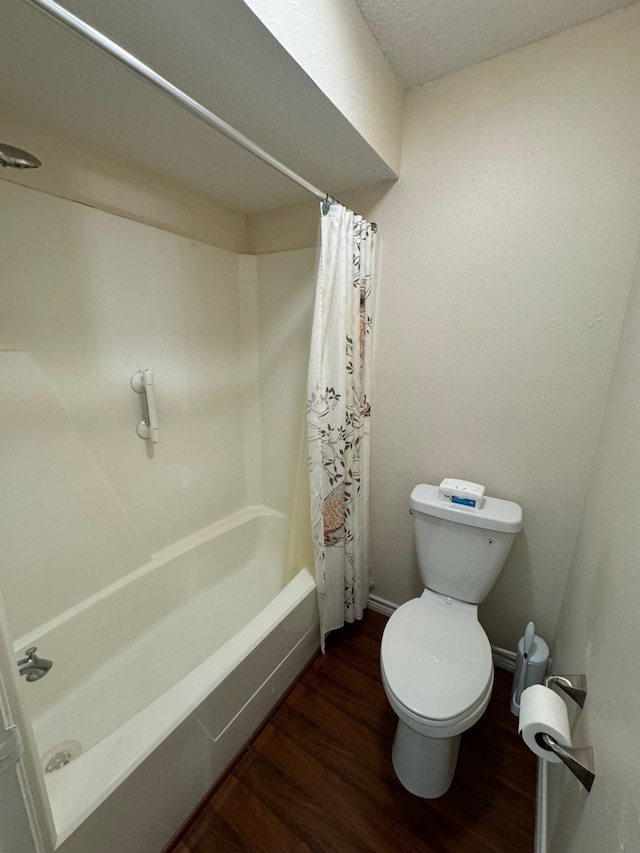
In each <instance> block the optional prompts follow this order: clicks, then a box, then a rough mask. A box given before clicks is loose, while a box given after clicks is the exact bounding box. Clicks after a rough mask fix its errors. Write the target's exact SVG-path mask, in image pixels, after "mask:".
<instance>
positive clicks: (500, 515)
mask: <svg viewBox="0 0 640 853" xmlns="http://www.w3.org/2000/svg"><path fill="white" fill-rule="evenodd" d="M410 503H411V509H412V510H413V511H414V512H421V513H423V514H424V515H432V516H434V517H435V518H444V519H446V520H447V521H454V522H457V523H458V524H468V525H469V526H470V527H482V528H484V529H485V530H497V531H500V532H502V533H517V532H518V531H519V530H520V529H521V527H522V507H521V506H520V505H519V504H517V503H514V502H513V501H503V500H501V499H500V498H490V497H485V498H484V499H483V502H482V506H481V507H480V509H475V508H473V509H472V508H470V507H465V506H461V505H460V504H451V503H446V502H445V501H442V500H440V492H439V489H438V486H431V485H429V484H427V483H421V484H420V485H418V486H416V487H415V488H414V490H413V491H412V492H411V501H410Z"/></svg>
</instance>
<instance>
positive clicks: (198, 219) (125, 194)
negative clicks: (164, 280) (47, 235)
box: [0, 100, 247, 252]
mask: <svg viewBox="0 0 640 853" xmlns="http://www.w3.org/2000/svg"><path fill="white" fill-rule="evenodd" d="M0 115H1V116H2V135H3V140H5V141H6V140H9V141H10V142H11V143H12V144H13V145H17V146H18V147H20V148H24V149H26V150H27V151H30V152H32V153H33V154H35V155H36V156H38V157H39V158H40V160H41V161H42V163H43V166H42V168H40V169H28V170H23V169H2V174H1V175H0V181H10V182H12V183H16V184H21V185H23V186H27V187H33V188H34V189H38V190H42V191H43V192H46V193H50V194H51V195H55V196H59V197H61V198H67V199H72V200H73V201H79V202H81V203H82V204H86V205H89V207H96V208H99V209H100V210H106V211H109V212H110V213H117V214H118V216H124V217H125V218H127V219H134V220H136V221H138V222H145V223H146V224H147V225H155V226H156V227H157V228H163V229H164V230H166V231H172V232H173V233H175V234H181V235H183V236H185V237H192V238H193V239H194V240H199V241H201V242H204V243H210V244H211V245H214V246H219V247H220V248H223V249H229V250H230V251H232V252H246V251H247V228H246V220H247V217H246V216H245V215H243V214H241V213H237V212H235V211H232V210H229V209H227V208H225V207H223V206H221V205H218V204H213V203H212V202H211V201H207V200H205V199H204V198H202V197H201V196H199V195H197V194H195V193H193V192H191V191H189V190H188V189H185V188H184V187H183V186H181V185H180V184H177V183H176V182H174V181H171V180H169V179H166V178H163V177H161V176H160V175H158V174H156V173H154V172H152V171H149V170H148V169H142V168H140V167H139V166H136V165H134V164H132V163H130V162H128V161H127V160H123V159H122V158H120V157H117V156H115V155H114V154H113V153H112V152H110V151H108V150H107V149H105V148H101V147H99V146H97V145H92V144H91V143H88V142H86V141H83V140H81V139H78V138H76V137H75V136H70V135H68V134H65V133H63V132H61V131H60V130H58V129H56V128H54V127H50V126H48V125H45V124H43V123H42V122H41V121H38V120H37V118H35V117H34V116H32V115H29V114H28V113H27V112H21V111H19V110H17V109H16V108H15V107H14V106H13V105H11V104H8V103H6V102H4V101H2V100H0ZM2 186H3V185H2V183H0V191H1V190H2Z"/></svg>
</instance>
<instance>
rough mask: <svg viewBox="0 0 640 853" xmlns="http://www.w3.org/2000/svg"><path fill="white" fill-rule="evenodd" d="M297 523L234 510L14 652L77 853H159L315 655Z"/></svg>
mask: <svg viewBox="0 0 640 853" xmlns="http://www.w3.org/2000/svg"><path fill="white" fill-rule="evenodd" d="M287 529H288V524H287V519H286V518H285V517H284V516H282V515H280V514H279V513H275V512H272V511H270V510H267V509H265V508H262V507H258V508H256V507H252V508H249V509H246V510H242V511H241V512H239V513H236V514H235V515H234V516H232V517H230V518H228V519H226V520H225V521H224V522H222V523H219V524H216V525H213V526H212V527H211V528H208V529H207V530H205V531H202V532H200V533H199V534H198V535H197V536H194V537H191V538H190V539H189V540H185V541H183V542H181V543H179V544H178V545H176V546H174V547H172V548H171V549H168V550H166V551H164V552H162V553H161V554H158V555H156V557H155V558H154V559H153V561H151V562H150V563H149V564H148V565H146V566H144V567H143V568H142V569H139V570H137V571H136V572H134V573H133V574H132V575H130V576H129V577H128V578H126V579H125V580H123V581H121V582H119V583H118V584H116V585H114V586H113V587H111V588H110V589H108V590H106V591H104V592H103V593H101V594H100V595H99V596H96V597H94V598H93V599H91V600H89V601H87V602H84V603H83V604H82V605H81V606H79V607H76V608H74V609H73V610H71V611H69V612H68V613H65V614H63V615H62V616H61V617H59V618H58V619H56V620H55V621H54V622H52V623H49V624H48V625H46V626H44V627H43V628H42V629H41V630H40V631H39V632H38V633H37V635H33V636H29V637H24V638H22V639H21V640H20V641H19V644H16V646H17V648H16V650H17V651H19V652H21V651H23V649H24V648H25V647H26V646H27V645H37V646H38V654H39V655H40V656H41V657H46V658H51V659H53V661H54V666H53V669H52V670H51V672H50V673H49V674H48V675H47V676H46V677H45V678H43V679H41V680H40V681H37V682H33V683H30V684H28V683H26V682H25V683H24V696H25V698H26V701H27V704H28V706H29V710H30V713H31V719H32V722H33V728H34V733H35V738H36V742H37V746H38V751H39V753H40V755H41V756H43V755H45V754H46V753H48V752H49V751H50V750H51V749H52V748H54V747H55V746H56V745H58V744H60V743H61V742H64V741H78V742H79V743H80V744H81V746H82V753H81V754H80V755H79V757H77V758H75V759H74V760H73V761H71V763H69V764H67V765H66V766H65V767H62V768H61V769H59V770H55V771H53V772H50V773H47V774H45V782H46V787H47V792H48V795H49V800H50V803H51V810H52V813H53V818H54V823H55V835H56V839H57V842H56V843H57V845H58V846H59V848H60V850H61V851H64V853H115V851H117V853H147V851H148V853H159V851H160V850H161V849H162V848H163V847H164V846H165V845H166V844H167V843H168V841H169V840H170V839H171V837H172V836H173V834H174V833H175V832H176V831H177V829H178V828H179V827H180V824H181V823H182V822H183V821H184V820H185V819H186V818H187V817H188V815H189V813H190V812H191V811H192V809H193V808H194V807H195V806H196V805H197V803H198V802H199V800H200V799H201V798H202V796H203V795H204V794H205V793H206V791H207V789H208V788H209V787H210V786H211V785H212V784H213V783H214V782H215V781H216V779H217V778H218V777H219V776H220V774H221V773H222V772H223V771H224V769H225V768H226V766H227V765H228V763H229V762H230V761H231V760H232V759H233V757H234V756H235V754H236V753H237V752H238V751H239V750H240V749H241V748H242V746H243V744H244V743H245V742H246V740H247V739H248V738H249V737H250V736H251V734H252V733H253V731H255V729H256V728H257V726H258V725H259V724H260V722H261V721H262V720H263V719H264V717H265V716H266V715H267V714H268V712H269V711H270V710H271V708H272V707H273V706H274V704H275V703H276V702H277V700H278V699H279V697H280V696H281V695H282V693H283V692H284V691H285V690H286V689H287V687H288V686H289V685H290V683H291V682H292V680H293V679H294V678H295V676H296V675H297V674H298V673H299V672H300V671H301V669H302V668H303V667H304V666H305V664H306V663H307V661H308V660H309V659H310V657H311V656H312V655H313V654H314V652H315V651H316V649H317V647H318V636H319V634H318V626H317V615H316V604H315V584H314V581H313V578H312V576H311V574H310V573H309V572H308V571H307V570H306V569H302V570H301V571H300V572H299V573H298V574H297V575H296V576H295V577H294V579H293V580H292V581H290V582H289V583H288V584H285V564H286V548H287Z"/></svg>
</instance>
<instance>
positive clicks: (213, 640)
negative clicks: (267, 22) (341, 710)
mask: <svg viewBox="0 0 640 853" xmlns="http://www.w3.org/2000/svg"><path fill="white" fill-rule="evenodd" d="M1 189H2V193H1V195H0V209H1V210H2V213H3V221H5V222H6V223H8V227H7V228H6V229H4V230H3V234H2V236H1V237H0V241H1V242H2V245H1V246H0V257H1V259H2V260H1V261H0V266H1V273H2V275H1V279H2V282H3V284H2V289H3V325H2V328H1V329H0V348H1V350H2V352H0V363H1V366H2V369H1V370H0V384H1V385H2V393H3V394H4V399H5V400H7V401H8V406H7V409H8V415H7V417H6V418H4V419H3V422H2V426H1V427H0V432H1V436H0V437H1V439H2V446H3V447H4V452H3V467H4V470H5V472H6V474H5V485H6V488H7V493H8V494H11V501H10V502H8V506H7V512H6V513H4V516H3V521H2V522H1V523H2V537H3V541H4V542H5V543H6V545H5V554H6V557H7V559H6V560H5V561H4V563H3V565H4V566H5V568H4V569H0V589H1V591H2V595H3V598H4V602H5V606H6V609H7V611H8V618H9V623H10V629H11V634H12V637H13V639H14V644H15V653H16V657H17V656H21V655H22V652H23V651H24V649H25V648H26V646H27V645H38V653H39V654H40V655H41V656H42V657H45V658H47V657H48V658H51V659H53V661H54V666H53V669H52V670H51V672H50V673H48V674H47V676H46V677H45V678H43V679H41V680H40V682H34V683H32V684H27V683H26V682H24V681H23V682H22V683H21V687H22V688H23V696H24V698H25V701H26V702H27V704H28V705H29V709H30V711H31V715H32V721H33V723H34V728H35V734H36V741H37V743H38V751H39V752H40V754H41V755H43V754H44V755H46V754H47V753H48V752H49V751H50V750H51V749H52V748H55V747H56V745H57V744H59V743H61V742H64V741H66V740H77V741H78V742H79V743H80V744H81V748H82V753H81V755H80V756H79V757H78V758H74V759H73V761H72V762H71V763H70V764H69V765H68V766H66V767H62V768H61V769H59V770H55V771H54V772H52V773H48V774H47V787H48V788H49V793H50V799H51V802H52V805H53V817H54V821H55V824H56V830H55V832H56V835H57V838H58V841H59V842H61V841H63V839H65V838H67V836H69V835H70V837H69V838H68V840H66V841H64V843H63V846H62V848H61V849H62V850H64V851H65V853H66V851H70V853H71V851H75V850H76V849H82V850H83V853H93V850H94V848H92V847H91V846H90V845H91V844H95V845H97V846H96V847H95V851H96V853H98V851H99V850H102V849H103V848H102V847H100V843H103V844H104V843H112V842H113V839H114V838H117V840H118V849H122V850H123V851H124V850H125V849H126V847H125V846H123V845H124V841H122V840H121V839H120V836H119V835H118V831H119V830H118V828H117V827H118V823H119V822H120V824H122V826H124V825H125V824H128V822H129V819H130V818H129V817H127V811H126V808H125V804H126V802H127V801H129V800H131V797H132V796H133V797H134V803H135V811H136V812H137V814H138V815H142V816H143V817H142V819H141V827H140V832H142V833H143V835H144V837H145V838H146V837H147V836H148V838H149V839H150V840H149V841H148V842H147V841H142V840H141V838H137V840H136V841H135V842H132V843H135V844H137V846H136V847H135V850H136V851H142V850H146V849H147V847H145V846H144V845H145V844H149V845H150V846H149V847H148V849H149V850H152V849H153V850H157V849H158V844H160V845H161V844H164V843H166V842H167V841H168V840H169V837H170V835H171V833H172V832H173V831H175V830H176V829H177V828H178V825H179V823H180V822H181V821H182V820H184V819H185V818H186V816H187V814H188V812H189V811H190V810H191V809H192V808H193V807H194V806H195V805H196V803H197V800H198V798H199V797H200V796H202V794H203V793H204V792H205V791H206V788H207V787H208V786H209V785H210V784H212V783H213V781H214V780H215V775H216V773H218V772H221V771H222V770H223V769H224V765H225V764H226V762H228V761H229V760H230V759H231V758H232V757H233V754H234V753H235V751H237V749H239V748H240V747H241V746H242V743H243V742H244V739H246V737H248V736H249V735H250V733H251V731H252V730H253V728H255V726H256V725H257V724H259V722H260V719H261V718H262V716H263V715H264V714H265V713H267V711H268V708H269V707H271V705H272V704H273V703H274V702H275V701H277V697H278V696H279V695H280V693H281V692H282V691H283V690H285V689H286V687H287V685H288V683H289V682H290V680H291V679H292V678H293V677H295V674H296V673H297V672H298V671H299V669H300V668H301V667H303V666H304V664H305V662H306V660H308V658H309V656H310V655H311V654H312V653H313V651H314V649H315V648H316V647H317V631H316V629H315V621H316V615H315V608H314V607H311V605H310V602H312V601H313V598H314V592H313V581H312V580H311V577H310V575H309V574H308V573H307V572H305V571H302V572H300V570H302V569H303V566H302V564H300V565H294V564H293V563H292V561H291V559H290V558H288V556H287V555H288V554H290V553H291V547H290V544H291V543H290V539H291V537H290V524H289V517H290V513H291V510H292V503H293V498H294V494H295V490H296V483H297V471H298V452H297V448H298V447H299V437H300V430H301V416H302V411H303V400H304V386H305V379H306V376H305V374H306V368H305V364H306V358H307V353H308V344H309V332H310V323H311V310H312V301H313V265H314V251H313V250H299V251H293V252H284V253H277V254H273V255H268V256H264V257H256V256H248V255H237V254H235V253H233V252H229V251H226V250H222V249H217V248H215V247H213V246H210V245H207V244H203V243H199V242H195V241H193V240H190V239H187V238H184V237H179V236H176V235H175V234H171V233H168V232H165V231H161V230H159V229H156V228H152V227H149V226H146V225H142V224H139V223H135V222H131V221H129V220H125V219H122V218H120V217H117V216H114V215H111V214H108V213H105V212H102V211H98V210H94V209H91V208H88V207H86V206H82V205H79V204H76V203H73V202H69V201H66V200H63V199H60V198H56V197H53V196H48V195H45V194H43V193H40V192H37V191H34V190H30V189H26V188H24V187H20V186H17V185H12V184H8V183H6V182H4V183H2V185H1ZM144 368H151V369H152V370H153V372H154V376H155V385H156V396H157V405H158V416H159V426H160V442H159V444H158V445H156V446H152V445H151V444H150V443H149V442H146V441H143V440H141V439H140V438H139V437H138V436H137V434H136V425H137V423H138V421H139V420H140V419H141V417H143V416H144V414H145V413H144V409H143V407H142V405H141V400H140V397H139V395H137V394H135V393H134V392H133V391H132V389H131V387H130V385H129V379H130V377H131V375H132V374H133V373H135V372H136V371H137V370H140V369H144ZM26 591H28V594H26ZM187 625H189V626H191V628H192V629H193V633H192V634H191V635H190V634H188V633H187V630H186V627H187ZM270 637H271V639H269V638H270ZM172 652H173V654H172ZM234 672H236V673H237V674H236V675H234ZM241 673H242V675H240V674H241ZM185 679H186V681H185ZM225 684H226V685H227V686H226V687H225V686H224V685H225ZM240 684H243V685H244V687H242V689H240V690H238V685H240ZM177 685H180V686H179V687H178V686H177ZM189 685H191V686H190V687H189ZM230 685H231V686H230ZM214 687H215V688H216V690H218V691H222V693H220V692H219V693H218V698H217V699H210V700H207V696H208V694H209V693H210V692H211V690H212V689H213V688H214ZM110 688H111V689H110ZM245 688H246V690H249V692H248V693H246V690H245ZM249 688H250V689H249ZM225 690H226V691H229V690H231V691H232V694H233V696H235V697H236V699H234V700H233V701H232V700H231V699H230V698H229V697H230V696H231V695H232V694H230V693H228V692H227V693H224V691H225ZM101 691H102V692H101ZM245 694H246V695H245ZM214 695H215V694H214ZM221 697H222V698H221ZM253 697H255V700H256V702H255V703H254V704H252V702H253ZM165 700H166V702H167V703H168V704H165V705H163V704H162V703H163V702H164V701H165ZM177 700H178V701H177ZM236 700H237V701H236ZM240 700H241V701H240ZM207 701H209V702H210V703H213V704H210V705H209V706H207V705H206V702H207ZM234 702H235V704H234ZM180 703H181V704H180ZM202 703H205V704H204V705H203V704H202ZM220 703H222V705H223V706H226V707H228V709H229V713H230V716H229V719H228V720H226V721H223V720H222V718H219V713H218V711H214V710H211V711H210V712H208V711H207V712H205V711H204V710H203V709H204V708H205V707H210V708H211V709H216V708H219V706H220ZM238 703H239V704H238ZM178 706H179V707H178ZM198 709H199V710H198ZM194 711H196V713H197V714H200V716H199V717H197V716H194V714H193V712H194ZM203 714H204V715H205V716H206V715H207V714H209V716H211V714H214V716H215V715H218V716H216V725H217V726H218V728H217V729H216V731H215V732H214V731H213V730H211V731H209V732H208V734H206V738H207V739H208V741H207V742H208V743H212V744H215V743H217V742H218V740H219V738H223V740H224V743H225V744H226V745H225V747H224V749H223V750H222V751H221V752H220V749H221V746H220V745H221V744H222V742H223V741H222V740H221V741H219V743H218V748H219V750H218V751H219V755H220V756H222V758H220V760H219V761H218V763H217V764H216V762H215V761H212V762H210V764H211V766H209V767H205V766H204V764H205V762H204V759H201V762H202V764H201V765H198V766H193V765H191V771H192V776H193V777H194V780H195V781H194V785H192V786H190V787H189V786H187V787H188V789H189V790H188V792H186V791H185V795H184V796H181V797H178V796H177V795H176V793H175V791H172V788H171V779H172V778H174V777H175V779H174V781H175V784H178V785H180V784H182V782H180V778H181V777H180V776H179V773H177V765H176V773H175V774H174V773H173V771H172V772H168V773H167V776H166V778H164V779H162V780H161V784H160V782H158V785H160V788H159V790H156V791H154V792H153V793H152V792H151V791H149V790H147V791H145V785H147V782H148V780H149V779H156V780H158V779H160V777H159V775H158V772H157V768H158V762H159V761H160V760H162V761H163V762H165V763H166V762H173V763H176V762H177V763H178V764H179V763H180V761H184V762H186V763H187V764H188V763H189V762H190V761H191V760H192V758H193V752H190V750H194V749H195V752H196V753H198V754H200V753H202V749H201V745H200V746H198V747H195V746H194V744H196V743H199V741H198V738H199V737H201V736H202V734H203V732H205V730H206V724H204V723H203V719H204V717H203ZM237 715H239V716H237ZM236 716H237V720H236ZM74 719H75V720H76V721H77V727H76V729H75V731H72V730H71V729H72V728H73V725H72V724H71V725H70V723H72V721H73V720H74ZM234 720H236V722H234ZM241 720H242V722H240V721H241ZM90 729H91V731H90ZM171 732H173V733H172V734H171ZM234 732H235V734H234ZM194 733H195V738H196V739H195V740H190V738H191V737H192V736H193V735H194ZM223 733H224V737H223ZM227 736H229V737H230V738H231V739H226V740H225V738H227ZM53 741H55V742H56V743H54V742H53ZM116 743H120V744H125V743H126V744H128V747H129V746H131V747H132V751H131V752H129V753H126V755H125V753H124V752H123V751H122V750H121V749H116V748H115V744H116ZM128 747H127V748H128ZM156 749H157V751H156V752H154V750H156ZM163 750H164V752H163ZM119 751H120V753H121V755H120V759H121V766H120V767H116V766H115V765H114V764H113V761H115V760H116V753H118V752H119ZM154 756H155V757H154ZM159 756H162V758H160V757H159ZM168 756H171V757H170V758H169V757H168ZM107 757H108V758H109V760H107ZM111 759H113V761H112V760H111ZM116 763H117V762H116ZM212 767H213V768H214V769H212ZM83 768H84V769H85V770H86V771H87V773H88V775H87V776H86V777H85V778H84V779H83V772H84V770H83ZM65 774H66V776H65ZM128 774H131V775H128ZM127 775H128V778H126V777H127ZM88 779H93V780H95V783H96V784H93V783H92V784H91V785H89V784H88V781H87V780H88ZM100 779H101V780H102V781H100ZM125 779H126V781H124V780H125ZM136 780H137V781H136ZM141 780H146V781H145V783H144V784H142V783H141ZM123 782H124V784H123V786H122V787H120V788H118V787H117V786H118V785H119V784H120V783H123ZM96 785H97V787H100V786H102V787H101V788H100V790H98V789H97V787H96ZM141 785H142V786H141ZM136 786H138V787H136ZM196 789H197V791H196ZM65 791H66V793H65ZM133 791H135V794H133V795H132V792H133ZM160 791H164V800H163V797H162V796H159V792H160ZM125 792H128V793H126V794H125ZM81 793H82V796H80V794H81ZM158 797H159V799H158ZM105 798H106V800H105ZM154 800H157V802H156V805H155V806H154V805H153V801H154ZM100 803H102V805H100ZM171 803H174V806H175V807H171V805H170V804H171ZM154 808H155V809H156V812H154ZM95 809H97V810H95ZM93 810H95V811H93ZM92 811H93V814H92V815H91V817H89V819H88V820H87V822H86V823H84V824H82V820H83V819H84V818H86V817H87V816H88V815H90V814H91V813H92ZM118 815H119V816H120V817H118ZM80 824H81V825H80ZM78 825H80V828H79V829H76V827H77V826H78ZM100 826H103V827H106V826H109V827H110V829H109V834H108V835H107V837H106V838H105V836H104V833H103V834H102V842H101V841H100V835H101V832H100ZM145 826H146V827H147V830H145V829H144V827H145ZM152 826H154V827H156V828H155V830H154V831H153V832H152V831H151V830H150V827H152ZM128 829H130V827H128ZM104 831H106V829H105V830H104ZM114 833H115V834H114ZM145 833H146V834H145ZM161 836H162V837H161ZM123 838H124V835H123ZM78 845H80V846H79V847H78ZM133 849H134V848H132V850H133Z"/></svg>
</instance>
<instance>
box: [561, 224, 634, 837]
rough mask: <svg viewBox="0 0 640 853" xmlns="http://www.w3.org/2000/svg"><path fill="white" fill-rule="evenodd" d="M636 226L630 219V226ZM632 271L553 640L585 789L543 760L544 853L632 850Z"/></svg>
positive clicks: (564, 771) (567, 774) (562, 768)
mask: <svg viewBox="0 0 640 853" xmlns="http://www.w3.org/2000/svg"><path fill="white" fill-rule="evenodd" d="M636 225H637V223H636ZM639 376H640V270H639V271H638V272H637V273H636V278H635V285H634V287H633V291H632V294H631V297H630V300H629V306H628V309H627V313H626V317H625V323H624V326H623V330H622V338H621V341H620V348H619V350H618V354H617V358H616V363H615V368H614V372H613V376H612V381H611V388H610V391H609V397H608V400H607V407H606V410H605V415H604V420H603V425H602V432H601V435H600V440H599V444H598V450H597V453H596V458H595V464H594V467H593V472H592V476H591V480H590V483H589V488H588V491H587V499H586V503H585V509H584V513H583V516H582V521H581V524H580V530H579V533H578V538H577V543H576V550H575V553H574V555H573V560H572V563H571V570H570V572H569V579H568V582H567V588H566V591H565V595H564V600H563V603H562V608H561V611H560V619H559V621H558V633H557V636H556V639H555V642H554V644H553V649H552V652H553V657H554V671H555V672H560V673H563V672H566V673H570V672H585V673H586V674H587V682H588V696H587V701H586V704H585V707H584V710H583V711H582V712H581V713H580V715H579V717H578V725H577V728H576V731H575V732H574V735H573V743H574V744H575V745H576V746H582V745H586V744H591V745H592V746H593V748H594V750H595V769H596V780H595V782H594V785H593V789H592V791H591V793H590V794H588V795H587V793H586V792H585V791H584V789H583V788H581V786H580V785H579V784H578V783H577V782H576V781H575V779H574V778H573V777H572V776H571V774H570V773H569V772H568V770H566V768H564V767H563V766H562V765H551V766H550V767H549V771H550V772H549V793H548V804H549V809H550V821H549V827H548V838H549V853H601V851H604V850H607V851H614V850H616V851H618V850H620V851H622V850H626V851H631V850H640V820H639V813H638V803H639V802H640V738H639V737H638V724H639V721H640V662H639V660H638V655H637V654H636V649H637V648H638V644H639V643H640V623H639V622H638V613H639V612H640V582H639V580H638V566H639V565H640V528H639V527H638V484H639V483H640V441H639V439H638V424H639V423H640V382H639Z"/></svg>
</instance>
